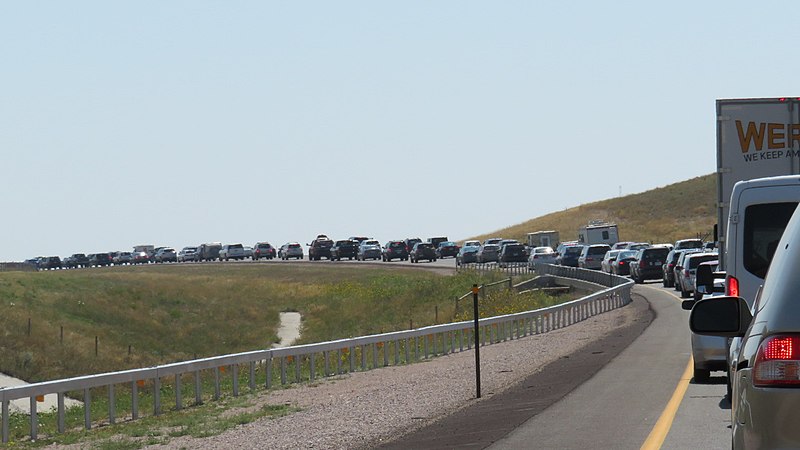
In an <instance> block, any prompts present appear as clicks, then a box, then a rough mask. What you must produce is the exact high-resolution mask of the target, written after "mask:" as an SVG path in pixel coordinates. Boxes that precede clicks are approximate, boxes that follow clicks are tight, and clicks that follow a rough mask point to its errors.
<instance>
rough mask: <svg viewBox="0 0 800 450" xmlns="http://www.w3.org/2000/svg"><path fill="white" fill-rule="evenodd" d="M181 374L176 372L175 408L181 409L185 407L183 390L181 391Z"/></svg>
mask: <svg viewBox="0 0 800 450" xmlns="http://www.w3.org/2000/svg"><path fill="white" fill-rule="evenodd" d="M181 389H182V386H181V374H179V373H176V374H175V409H176V410H178V411H180V410H181V409H183V392H181Z"/></svg>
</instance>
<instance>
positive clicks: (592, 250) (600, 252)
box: [587, 245, 609, 256]
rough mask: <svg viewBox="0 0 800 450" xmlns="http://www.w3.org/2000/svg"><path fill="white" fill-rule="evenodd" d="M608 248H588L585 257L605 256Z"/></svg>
mask: <svg viewBox="0 0 800 450" xmlns="http://www.w3.org/2000/svg"><path fill="white" fill-rule="evenodd" d="M608 249H609V247H608V246H607V245H603V246H600V247H589V251H588V252H587V255H603V256H605V254H606V252H607V251H608Z"/></svg>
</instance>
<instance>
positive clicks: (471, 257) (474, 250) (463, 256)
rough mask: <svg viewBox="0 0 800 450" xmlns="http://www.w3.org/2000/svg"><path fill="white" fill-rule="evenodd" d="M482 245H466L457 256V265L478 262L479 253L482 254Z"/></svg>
mask: <svg viewBox="0 0 800 450" xmlns="http://www.w3.org/2000/svg"><path fill="white" fill-rule="evenodd" d="M480 250H481V246H480V245H466V244H465V245H464V246H463V247H461V249H460V250H459V251H458V254H457V255H456V265H457V266H460V265H463V264H469V263H474V262H478V252H480Z"/></svg>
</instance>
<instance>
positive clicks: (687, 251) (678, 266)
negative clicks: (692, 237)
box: [672, 247, 703, 291]
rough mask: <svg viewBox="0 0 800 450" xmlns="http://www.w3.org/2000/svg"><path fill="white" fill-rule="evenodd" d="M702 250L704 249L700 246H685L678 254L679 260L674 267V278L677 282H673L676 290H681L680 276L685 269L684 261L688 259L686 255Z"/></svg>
mask: <svg viewBox="0 0 800 450" xmlns="http://www.w3.org/2000/svg"><path fill="white" fill-rule="evenodd" d="M701 251H703V250H702V249H700V248H696V247H695V248H685V249H683V250H681V253H680V255H678V260H677V261H676V262H675V267H673V268H672V279H673V280H675V282H674V283H673V286H672V287H673V288H675V290H676V291H680V290H681V285H680V283H678V277H679V276H680V272H681V271H683V261H684V259H686V256H687V255H689V254H690V253H698V252H701Z"/></svg>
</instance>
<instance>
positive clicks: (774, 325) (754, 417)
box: [687, 211, 800, 449]
mask: <svg viewBox="0 0 800 450" xmlns="http://www.w3.org/2000/svg"><path fill="white" fill-rule="evenodd" d="M799 241H800V213H798V211H795V212H794V214H793V215H792V217H791V219H790V220H789V223H788V225H787V226H786V229H785V230H784V232H783V236H782V237H781V238H780V240H779V242H778V244H777V245H776V246H775V248H776V250H775V253H774V256H773V259H772V261H771V263H770V265H769V269H768V273H767V275H766V278H765V279H764V284H763V287H762V288H761V289H760V291H759V293H758V294H757V295H756V297H755V299H754V300H753V304H752V307H750V306H748V303H747V302H748V300H746V298H743V297H729V296H720V297H715V298H708V299H703V300H700V301H699V302H696V304H694V307H693V309H692V312H691V315H690V319H689V326H690V329H691V330H692V331H693V332H695V333H698V334H707V335H712V336H721V337H729V338H734V341H737V340H738V341H739V344H738V345H737V346H736V348H735V349H733V350H734V353H733V356H734V360H732V361H730V362H729V365H728V368H729V370H730V374H729V379H730V381H731V383H732V395H731V432H732V447H733V448H734V449H742V448H770V449H772V448H800V427H798V426H797V424H796V421H795V420H794V417H795V416H794V411H797V410H799V409H800V377H798V373H800V302H798V301H797V299H798V297H799V296H800V277H798V276H797V274H798V273H800V247H798V245H797V244H798V242H799ZM729 276H730V275H729ZM687 302H689V303H693V300H687Z"/></svg>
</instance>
